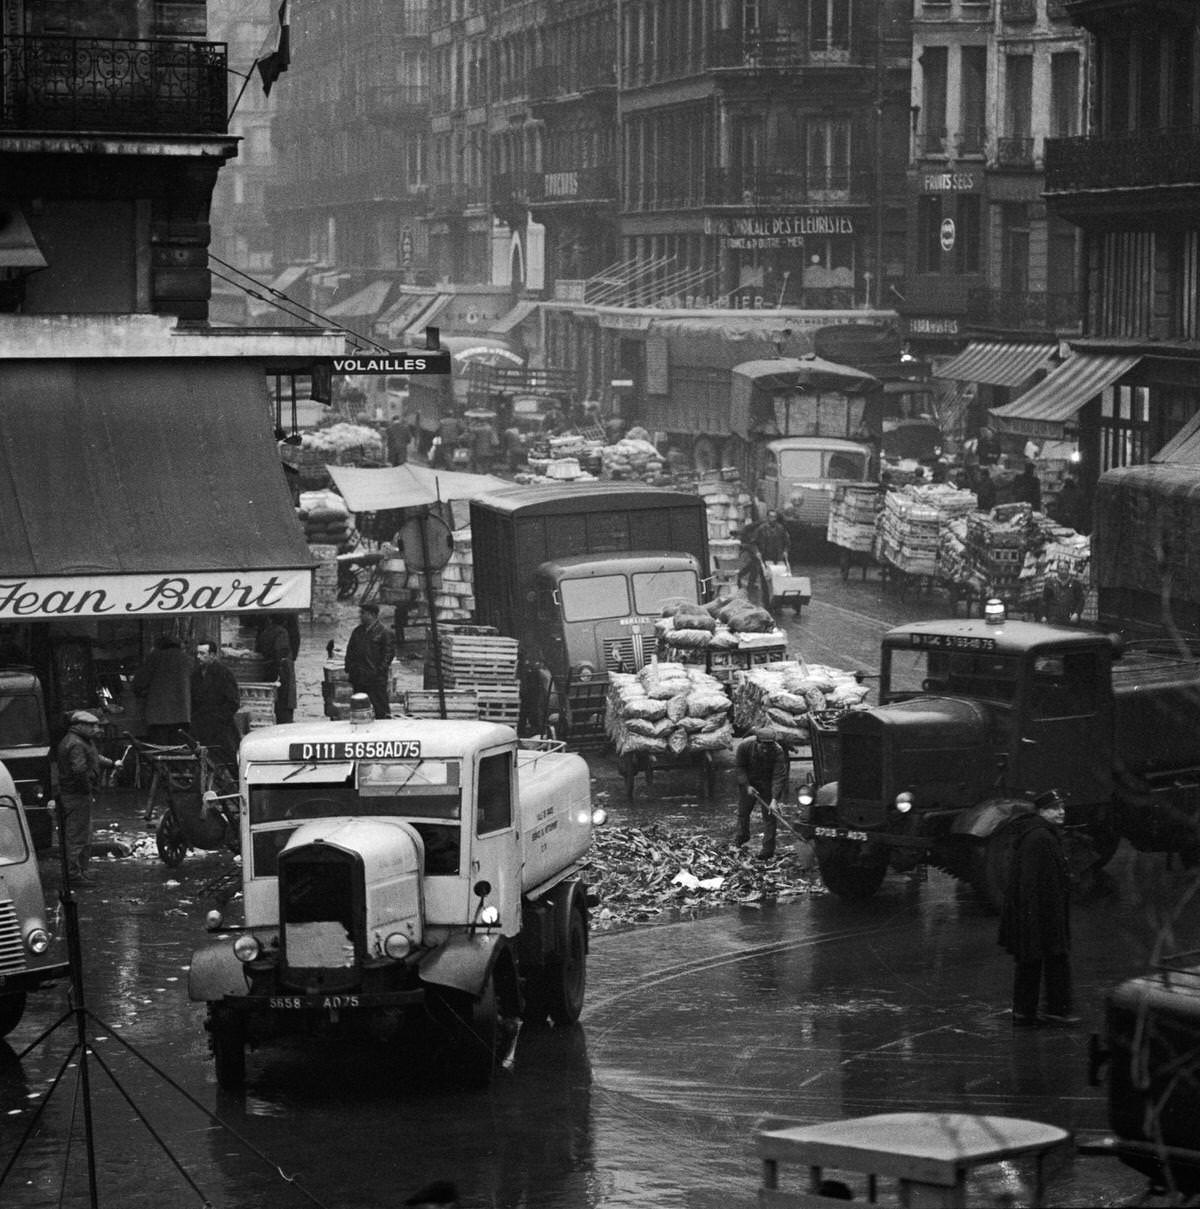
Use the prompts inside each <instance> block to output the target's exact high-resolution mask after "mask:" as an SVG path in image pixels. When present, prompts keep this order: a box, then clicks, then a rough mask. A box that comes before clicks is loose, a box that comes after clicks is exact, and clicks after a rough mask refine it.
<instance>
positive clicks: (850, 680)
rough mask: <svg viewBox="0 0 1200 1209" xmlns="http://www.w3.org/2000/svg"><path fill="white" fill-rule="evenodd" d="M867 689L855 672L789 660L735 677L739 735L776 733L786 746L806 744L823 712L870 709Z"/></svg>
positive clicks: (735, 706) (735, 700)
mask: <svg viewBox="0 0 1200 1209" xmlns="http://www.w3.org/2000/svg"><path fill="white" fill-rule="evenodd" d="M868 691H869V690H868V688H867V686H866V685H865V684H861V683H859V681H858V679H857V677H856V676H855V674H854V673H853V672H845V671H842V670H841V669H840V668H835V667H823V666H822V665H820V664H817V663H805V662H797V661H795V660H788V661H785V662H782V663H764V664H762V665H760V666H759V667H754V668H749V669H748V670H746V671H740V672H735V673H734V677H733V723H734V725H735V726H736V727H737V729H738V731H739V733H740V732H742V731H754V730H758V729H760V728H763V727H765V728H769V729H771V730H774V731H775V733H776V735H777V736H778V738H779V740H780V742H781V743H800V744H803V743H807V742H808V741H809V719H810V717H811V716H812V715H813V714H815V713H818V712H820V711H822V710H844V709H866V708H867V693H868Z"/></svg>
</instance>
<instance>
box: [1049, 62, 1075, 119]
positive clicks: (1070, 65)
mask: <svg viewBox="0 0 1200 1209" xmlns="http://www.w3.org/2000/svg"><path fill="white" fill-rule="evenodd" d="M1078 133H1079V55H1077V54H1076V53H1075V52H1074V51H1069V52H1066V53H1063V54H1057V55H1051V56H1050V137H1051V138H1056V139H1063V138H1072V137H1073V136H1075V135H1077V134H1078Z"/></svg>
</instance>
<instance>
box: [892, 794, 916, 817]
mask: <svg viewBox="0 0 1200 1209" xmlns="http://www.w3.org/2000/svg"><path fill="white" fill-rule="evenodd" d="M895 807H896V809H897V810H898V811H899V812H900V813H901V814H907V813H908V812H909V811H910V810H911V809H912V808H913V796H912V794H911V793H909V792H908V791H907V790H905V791H904V793H898V794H896V801H895Z"/></svg>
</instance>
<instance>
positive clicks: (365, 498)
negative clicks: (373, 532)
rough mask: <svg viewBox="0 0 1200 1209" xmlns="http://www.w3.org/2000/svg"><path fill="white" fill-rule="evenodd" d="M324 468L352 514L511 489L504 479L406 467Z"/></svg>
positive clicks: (468, 497)
mask: <svg viewBox="0 0 1200 1209" xmlns="http://www.w3.org/2000/svg"><path fill="white" fill-rule="evenodd" d="M326 469H327V470H328V471H329V475H330V477H331V478H332V479H333V485H334V486H335V487H336V488H337V490H338V492H339V493H340V494H341V497H342V499H344V500H345V501H346V507H347V508H349V509H350V511H351V512H387V511H389V510H390V509H393V508H420V507H422V506H423V505H425V504H435V503H437V502H438V501H439V500H470V499H475V498H476V497H477V496H480V495H483V494H484V493H485V492H488V491H496V490H498V489H499V488H501V487H511V486H512V484H511V483H510V482H508V480H507V479H499V478H496V476H495V475H491V474H466V473H464V472H462V471H458V470H431V469H430V468H429V467H428V466H413V465H409V464H406V465H404V466H387V467H384V468H382V469H379V470H363V469H360V468H358V467H355V466H327V467H326Z"/></svg>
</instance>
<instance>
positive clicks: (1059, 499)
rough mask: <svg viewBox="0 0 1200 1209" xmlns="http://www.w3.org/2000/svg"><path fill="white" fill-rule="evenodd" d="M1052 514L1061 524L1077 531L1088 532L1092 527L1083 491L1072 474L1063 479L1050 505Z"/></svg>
mask: <svg viewBox="0 0 1200 1209" xmlns="http://www.w3.org/2000/svg"><path fill="white" fill-rule="evenodd" d="M1050 515H1051V517H1052V518H1053V519H1054V520H1055V521H1057V522H1058V523H1059V524H1060V525H1063V526H1064V527H1066V528H1067V529H1074V530H1075V532H1076V533H1087V532H1088V531H1089V530H1090V529H1091V524H1090V523H1089V520H1088V515H1087V507H1086V505H1085V503H1084V499H1083V492H1081V491H1080V490H1079V484H1078V483H1077V482H1076V481H1075V480H1074V479H1073V478H1072V477H1071V476H1070V475H1067V477H1066V478H1065V479H1063V485H1062V487H1061V488H1060V489H1059V492H1058V495H1057V496H1056V497H1055V500H1054V503H1053V504H1051V505H1050Z"/></svg>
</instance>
